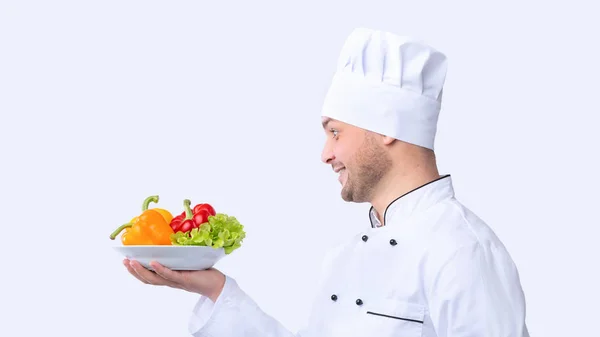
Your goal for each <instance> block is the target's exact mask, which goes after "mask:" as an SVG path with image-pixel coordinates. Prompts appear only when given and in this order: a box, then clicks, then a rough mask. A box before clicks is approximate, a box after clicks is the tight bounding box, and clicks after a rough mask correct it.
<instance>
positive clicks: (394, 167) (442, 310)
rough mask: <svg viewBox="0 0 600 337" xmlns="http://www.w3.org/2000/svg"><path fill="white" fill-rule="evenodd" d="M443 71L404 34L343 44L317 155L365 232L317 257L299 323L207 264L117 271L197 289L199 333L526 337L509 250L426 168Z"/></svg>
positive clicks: (364, 33)
mask: <svg viewBox="0 0 600 337" xmlns="http://www.w3.org/2000/svg"><path fill="white" fill-rule="evenodd" d="M446 69H447V60H446V57H445V55H444V54H442V53H441V52H440V51H438V50H436V49H434V48H432V47H431V46H428V45H427V44H424V43H422V42H419V41H418V40H415V39H411V38H408V37H403V36H398V35H395V34H392V33H389V32H382V31H375V30H370V29H356V30H354V31H353V32H352V33H351V34H350V36H349V37H348V38H347V40H346V42H345V44H344V46H343V48H342V51H341V54H340V56H339V61H338V67H337V71H336V73H335V74H334V77H333V81H332V83H331V86H330V88H329V91H328V93H327V95H326V97H325V102H324V104H323V109H322V121H321V122H322V124H323V130H324V132H325V133H326V135H327V138H326V142H325V144H324V148H323V153H322V160H323V162H324V163H325V164H327V165H330V166H331V168H332V169H333V170H334V171H335V172H337V173H338V174H339V181H340V183H341V186H342V191H341V197H342V198H343V199H344V200H345V201H348V202H355V203H363V202H368V203H370V205H371V206H372V207H371V208H370V210H369V214H365V217H364V222H365V226H364V229H363V230H362V231H361V232H360V233H356V235H355V236H354V237H352V238H351V239H350V240H349V241H348V242H345V243H344V244H342V245H340V246H338V247H334V248H332V249H331V251H330V253H329V254H328V256H327V257H326V258H325V260H324V262H323V268H322V274H321V278H320V286H319V290H318V292H317V293H316V294H314V295H315V300H314V306H313V309H312V312H311V315H310V319H309V320H308V322H306V325H305V327H304V329H302V330H301V331H298V332H293V331H289V330H288V329H286V328H285V327H284V326H283V325H282V324H280V323H279V322H278V321H277V320H276V319H274V318H273V317H272V316H271V315H270V314H269V313H266V312H264V311H263V310H262V309H261V308H260V307H259V306H258V305H257V303H256V302H255V301H253V299H252V298H251V297H250V296H249V295H248V294H247V293H245V292H244V291H243V289H242V288H241V286H240V285H239V284H238V283H237V282H236V281H235V280H234V279H233V278H231V277H229V276H227V275H224V274H222V273H221V272H220V271H218V270H216V269H210V270H206V271H198V272H193V273H188V274H183V273H180V272H176V271H172V270H169V269H166V268H164V267H163V266H160V265H158V264H156V263H152V265H153V267H154V269H155V271H156V273H152V272H150V271H148V270H146V269H144V268H143V267H141V265H140V264H139V263H137V262H136V261H128V260H125V265H126V267H127V268H128V270H129V271H130V272H131V273H132V275H134V276H135V277H137V278H138V279H139V280H140V281H142V282H144V283H147V284H155V285H167V286H171V287H174V288H180V289H185V290H187V291H191V292H195V293H198V294H200V295H201V297H200V299H199V300H198V303H197V305H196V306H195V308H194V309H193V313H192V315H191V319H190V324H189V329H190V333H191V334H192V335H193V336H197V337H209V336H219V337H241V336H249V337H359V336H361V337H363V336H364V337H387V336H402V337H434V336H436V337H526V336H529V334H528V331H527V327H526V324H525V299H524V294H523V291H522V288H521V285H520V280H519V274H518V271H517V268H516V267H515V264H514V262H513V260H512V259H511V256H510V255H509V253H508V252H507V250H506V248H505V247H504V245H503V244H502V242H501V241H500V240H499V239H498V237H496V235H495V234H494V232H493V231H492V230H491V229H490V227H488V226H487V225H486V223H485V222H484V221H483V220H482V219H480V218H479V217H478V216H477V215H475V214H474V213H473V212H472V211H470V210H469V209H468V208H466V207H465V206H464V205H462V204H461V203H460V202H459V201H458V200H457V198H456V196H455V194H454V187H453V184H452V177H451V176H450V175H441V174H439V172H438V170H437V167H436V162H435V155H434V140H435V134H436V129H437V120H438V115H439V112H440V106H441V101H442V92H443V86H444V82H445V77H446ZM360 221H362V220H360Z"/></svg>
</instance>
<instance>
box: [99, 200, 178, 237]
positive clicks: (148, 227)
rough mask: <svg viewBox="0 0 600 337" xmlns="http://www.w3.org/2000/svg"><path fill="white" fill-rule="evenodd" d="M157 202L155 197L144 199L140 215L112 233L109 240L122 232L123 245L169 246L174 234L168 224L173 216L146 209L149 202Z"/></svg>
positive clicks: (157, 210)
mask: <svg viewBox="0 0 600 337" xmlns="http://www.w3.org/2000/svg"><path fill="white" fill-rule="evenodd" d="M158 200H159V198H158V196H157V195H153V196H150V197H148V198H146V199H145V200H144V202H143V204H142V213H141V214H140V215H139V216H136V217H134V218H133V219H131V221H129V222H128V223H126V224H124V225H121V226H120V227H119V228H117V229H116V230H115V231H114V232H112V234H111V235H110V239H111V240H114V239H115V238H116V237H117V235H119V234H120V233H121V232H123V234H122V235H121V242H122V243H123V245H171V234H173V233H174V232H173V229H171V226H169V223H170V222H171V220H172V219H173V215H172V214H171V213H170V212H169V211H167V210H165V209H162V208H148V207H149V205H150V203H151V202H154V203H158Z"/></svg>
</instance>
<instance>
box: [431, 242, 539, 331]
mask: <svg viewBox="0 0 600 337" xmlns="http://www.w3.org/2000/svg"><path fill="white" fill-rule="evenodd" d="M431 280H432V282H431V283H430V285H429V292H428V296H429V309H430V316H431V319H432V321H433V326H434V329H435V330H436V332H437V335H438V336H439V337H482V336H486V337H529V334H528V331H527V326H526V324H525V299H524V294H523V291H522V288H521V285H520V281H519V276H518V272H517V269H516V267H515V265H514V263H513V261H512V259H511V258H510V256H509V255H508V252H507V251H506V250H505V249H504V247H503V246H502V245H500V244H496V245H494V244H487V245H486V246H483V245H481V244H479V243H473V244H469V245H466V246H463V247H461V248H459V249H458V250H456V252H455V253H454V254H452V256H451V257H450V258H449V259H447V261H446V262H445V263H444V264H443V266H442V267H441V268H439V269H438V271H437V272H436V274H435V277H433V278H431Z"/></svg>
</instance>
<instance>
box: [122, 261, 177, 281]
mask: <svg viewBox="0 0 600 337" xmlns="http://www.w3.org/2000/svg"><path fill="white" fill-rule="evenodd" d="M124 263H125V266H126V267H127V270H128V271H129V272H130V273H131V274H132V275H133V276H134V277H135V278H137V279H138V280H140V281H141V282H143V283H145V284H152V285H156V286H168V287H172V288H180V286H179V285H178V284H177V283H175V282H173V281H171V280H168V279H166V278H164V277H162V276H160V275H158V274H157V273H155V272H152V271H150V270H148V269H146V268H144V266H142V265H141V264H140V263H139V262H137V261H130V262H128V261H127V260H125V261H124ZM153 267H154V266H153ZM163 268H164V267H163Z"/></svg>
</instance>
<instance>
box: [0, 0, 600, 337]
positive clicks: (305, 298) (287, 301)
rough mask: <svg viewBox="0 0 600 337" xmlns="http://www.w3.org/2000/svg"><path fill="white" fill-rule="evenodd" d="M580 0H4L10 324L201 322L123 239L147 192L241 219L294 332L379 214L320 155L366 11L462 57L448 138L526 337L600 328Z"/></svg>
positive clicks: (590, 45)
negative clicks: (131, 267)
mask: <svg viewBox="0 0 600 337" xmlns="http://www.w3.org/2000/svg"><path fill="white" fill-rule="evenodd" d="M592 4H593V2H584V1H571V2H558V1H550V2H548V1H544V2H542V1H528V2H524V1H500V2H481V1H479V2H476V1H378V0H368V1H367V0H362V1H347V0H346V1H338V0H330V1H314V0H313V1H309V0H306V1H295V2H291V1H263V0H256V1H235V2H233V1H216V2H215V1H148V0H146V1H132V0H121V1H113V0H104V1H63V0H56V1H23V0H21V1H17V0H14V1H11V0H3V1H1V2H0V114H1V119H0V140H1V141H0V149H1V157H0V158H1V159H0V160H1V165H0V170H1V174H0V183H1V185H0V192H1V193H0V198H1V200H0V207H1V216H0V219H1V222H0V223H1V224H2V235H1V238H2V239H1V243H0V250H1V261H2V264H1V265H0V266H1V268H0V275H1V277H0V279H1V282H0V292H1V298H0V306H1V309H0V313H1V314H0V335H2V336H15V337H16V336H46V335H47V336H51V335H52V336H54V335H56V336H148V337H154V336H156V337H158V336H161V337H162V336H187V335H188V331H187V324H188V317H189V313H190V311H191V310H192V308H193V305H194V304H195V302H196V300H197V296H195V295H194V294H190V293H184V292H181V291H176V290H173V289H168V288H158V287H152V286H145V285H143V284H141V283H139V282H138V281H137V280H136V279H134V278H133V277H130V275H129V274H128V273H127V271H126V270H125V268H124V267H123V266H122V264H121V259H122V257H121V256H120V255H118V254H117V253H116V252H115V251H114V250H113V249H112V248H111V247H112V245H113V244H115V242H112V241H110V240H109V239H108V235H109V234H110V232H112V231H113V230H114V229H115V228H116V227H117V226H119V225H120V224H122V223H123V222H125V221H128V220H129V219H130V218H131V217H133V216H134V215H137V214H138V212H139V207H140V203H141V201H142V200H143V199H144V198H145V197H147V196H149V195H151V194H158V195H160V198H161V201H160V205H161V206H162V207H165V208H169V209H171V210H174V211H175V212H179V211H180V210H181V205H182V200H183V199H184V198H190V199H191V200H192V202H193V203H197V202H209V203H212V204H213V205H214V207H215V208H216V209H217V210H218V211H220V212H225V213H228V214H230V215H234V216H236V217H237V218H238V219H239V220H240V221H241V222H242V223H243V224H244V225H245V226H246V230H247V234H248V236H247V239H246V240H245V242H244V245H243V247H242V248H241V249H239V250H238V251H236V252H235V253H234V254H232V255H231V256H228V257H226V258H225V259H224V260H222V261H221V262H219V264H218V265H217V267H218V268H220V269H221V270H222V271H224V272H225V273H227V274H229V275H231V276H232V277H235V278H236V280H237V281H238V282H239V284H240V285H241V286H242V288H243V289H244V290H245V291H247V292H248V293H249V294H250V295H251V296H252V297H253V298H254V299H255V300H256V301H257V302H258V303H259V304H260V306H261V307H262V308H263V309H264V310H265V311H266V312H268V313H270V314H271V315H272V316H274V317H276V318H277V319H278V320H280V321H281V322H282V323H283V324H284V325H286V326H287V327H288V328H289V329H291V330H294V331H295V330H297V329H298V328H299V327H300V326H301V324H302V323H303V322H304V320H305V319H306V317H307V315H308V310H309V306H310V299H311V295H312V294H313V292H314V291H315V285H316V283H315V282H316V277H317V274H316V272H317V270H318V268H319V264H320V262H321V258H322V256H323V254H324V252H325V251H326V250H327V248H328V247H330V246H331V245H333V244H335V243H337V242H339V240H343V239H344V238H347V237H348V236H350V235H352V234H354V233H355V232H357V231H360V230H361V229H364V228H365V227H366V226H369V223H368V217H367V213H366V212H367V210H368V205H366V204H348V203H345V202H343V201H342V200H341V198H340V195H339V193H340V186H339V184H338V182H337V177H336V176H335V174H334V173H333V172H332V171H331V167H329V166H327V165H324V164H323V163H321V162H320V154H321V147H322V145H323V142H324V140H325V138H324V137H325V135H324V133H323V132H322V129H321V126H320V106H321V103H322V100H323V97H324V95H325V93H326V89H327V87H328V85H329V81H330V79H331V76H332V75H333V71H334V68H335V64H336V60H337V56H338V53H339V51H340V48H341V46H342V44H343V42H344V39H345V38H346V36H347V35H348V34H349V33H350V32H351V31H352V29H354V28H356V27H369V28H376V29H384V30H389V31H393V32H396V33H399V34H406V35H412V36H415V37H417V38H420V39H422V40H424V41H426V42H428V43H430V44H431V45H433V46H434V47H436V48H438V49H440V50H441V51H443V52H444V53H446V54H447V56H448V59H449V71H448V76H447V81H446V86H445V93H444V101H443V108H442V112H441V115H440V120H439V132H438V136H437V141H436V149H437V155H438V161H439V167H440V171H441V173H443V174H446V173H450V174H452V177H453V181H454V184H455V189H456V193H457V197H458V198H459V200H460V201H462V202H463V203H464V204H465V205H467V207H469V208H471V209H472V210H473V211H475V212H476V213H477V214H478V215H479V216H481V217H482V218H483V219H484V220H486V221H487V223H488V224H489V225H490V226H491V227H492V228H493V229H494V230H495V232H496V233H497V234H498V236H499V237H500V239H501V240H502V241H503V242H504V244H505V245H506V246H507V247H508V249H509V252H510V253H511V255H512V257H513V258H514V260H515V262H516V264H517V267H518V269H519V271H520V275H521V280H522V285H523V288H524V290H525V294H526V300H527V324H528V326H529V329H530V332H531V335H532V336H545V337H551V336H557V337H558V336H592V335H595V334H596V332H597V329H596V326H597V317H598V314H599V313H600V309H599V306H598V301H600V295H599V290H598V285H599V284H600V276H598V271H599V270H598V269H599V268H598V266H599V265H600V263H599V262H598V258H599V257H600V248H599V244H598V236H599V234H600V231H599V230H598V227H599V225H600V220H599V219H598V209H599V208H600V197H599V193H598V188H600V186H599V183H598V177H597V173H598V170H599V169H600V164H598V153H599V151H598V149H597V148H598V145H600V136H598V133H599V131H598V125H599V122H600V119H599V117H598V113H599V112H600V110H599V108H598V104H597V95H598V89H599V85H598V82H599V81H598V79H599V77H598V76H599V75H600V72H599V67H598V60H599V59H600V52H599V51H598V48H599V47H598V39H597V32H598V31H600V27H599V25H598V23H597V15H596V13H597V11H594V10H593V5H592Z"/></svg>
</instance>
